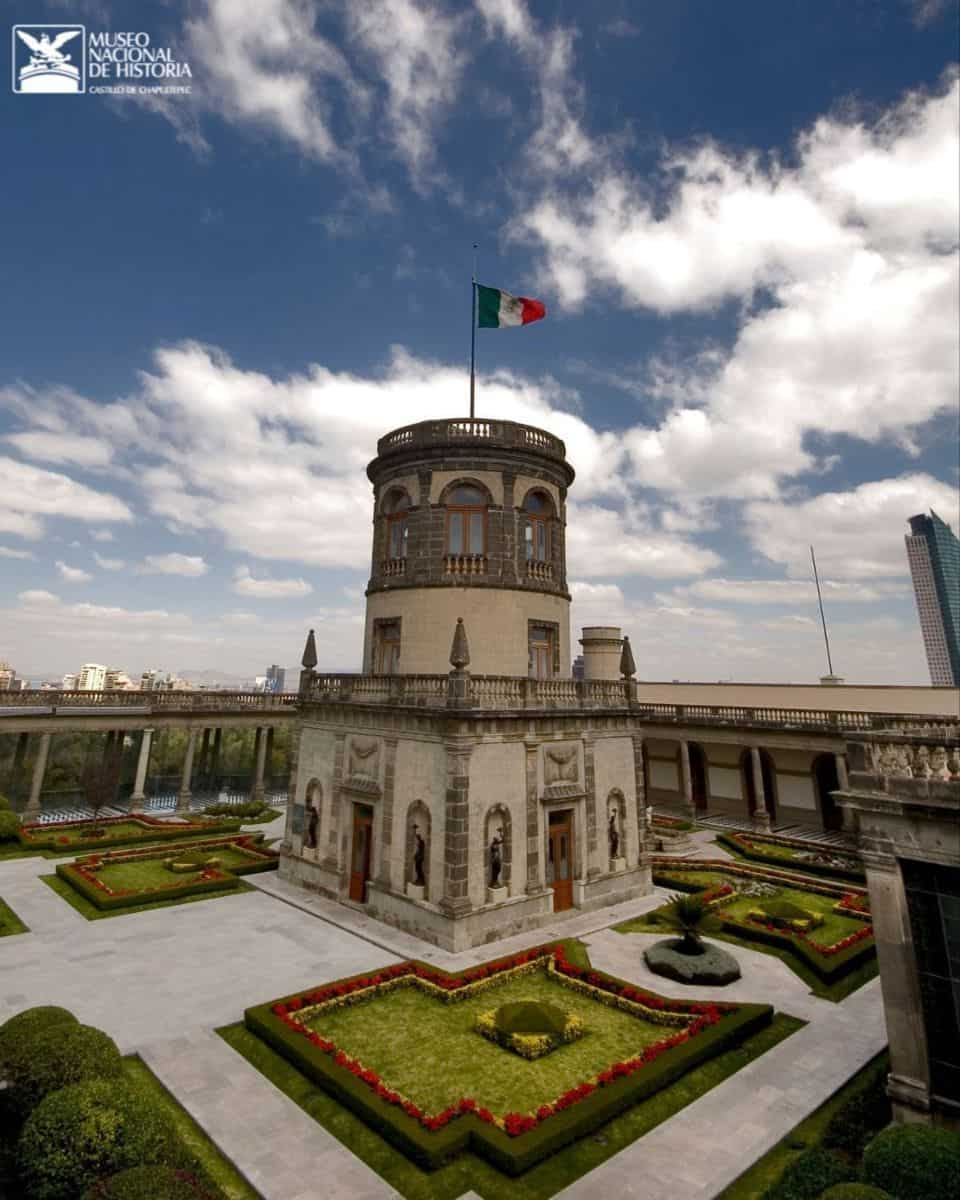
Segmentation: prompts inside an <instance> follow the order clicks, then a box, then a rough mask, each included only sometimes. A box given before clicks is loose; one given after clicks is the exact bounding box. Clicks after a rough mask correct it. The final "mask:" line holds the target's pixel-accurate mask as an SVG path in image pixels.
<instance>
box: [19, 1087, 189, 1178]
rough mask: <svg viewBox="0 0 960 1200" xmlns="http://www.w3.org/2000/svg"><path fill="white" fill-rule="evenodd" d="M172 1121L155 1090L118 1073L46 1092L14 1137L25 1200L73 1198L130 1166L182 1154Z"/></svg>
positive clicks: (172, 1160)
mask: <svg viewBox="0 0 960 1200" xmlns="http://www.w3.org/2000/svg"><path fill="white" fill-rule="evenodd" d="M182 1154H183V1152H182V1150H181V1149H180V1147H179V1146H178V1144H177V1139H176V1133H175V1131H174V1128H173V1125H172V1123H171V1121H170V1119H169V1117H168V1116H167V1114H166V1112H165V1111H164V1110H163V1108H162V1107H161V1106H160V1105H159V1104H158V1103H157V1101H156V1100H154V1099H153V1097H151V1096H149V1095H147V1094H145V1093H144V1092H142V1091H140V1090H139V1089H137V1088H135V1087H132V1086H131V1085H130V1084H128V1083H126V1082H124V1081H122V1080H103V1079H92V1080H88V1081H87V1082H86V1083H77V1084H74V1085H73V1086H71V1087H65V1088H61V1089H60V1091H58V1092H53V1093H52V1094H51V1095H49V1096H47V1098H46V1099H45V1100H43V1101H42V1102H41V1103H40V1104H38V1105H37V1107H36V1108H35V1109H34V1110H33V1112H32V1113H31V1114H30V1116H29V1117H28V1119H27V1123H26V1124H25V1125H24V1127H23V1130H22V1132H21V1134H20V1140H19V1141H18V1143H17V1168H18V1171H19V1174H20V1179H21V1182H22V1184H23V1190H24V1194H25V1195H26V1197H27V1200H76V1197H77V1196H79V1195H82V1194H83V1192H84V1190H85V1189H87V1188H89V1187H90V1186H91V1185H92V1184H93V1183H95V1182H96V1181H97V1180H98V1179H100V1178H102V1177H104V1176H110V1175H113V1174H115V1173H116V1172H117V1171H122V1170H124V1169H125V1168H127V1167H135V1166H143V1165H147V1164H151V1163H163V1164H166V1165H168V1166H177V1165H178V1164H179V1161H180V1158H181V1157H182Z"/></svg>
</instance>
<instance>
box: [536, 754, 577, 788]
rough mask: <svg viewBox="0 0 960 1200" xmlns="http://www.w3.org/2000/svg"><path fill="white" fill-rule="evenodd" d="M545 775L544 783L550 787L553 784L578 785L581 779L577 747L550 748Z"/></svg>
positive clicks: (544, 766) (544, 768) (544, 770)
mask: <svg viewBox="0 0 960 1200" xmlns="http://www.w3.org/2000/svg"><path fill="white" fill-rule="evenodd" d="M543 773H544V782H545V783H546V784H548V785H549V784H551V783H576V782H577V780H578V778H579V770H578V765H577V747H576V745H573V746H556V747H554V746H550V747H548V748H547V752H546V762H545V763H544V765H543Z"/></svg>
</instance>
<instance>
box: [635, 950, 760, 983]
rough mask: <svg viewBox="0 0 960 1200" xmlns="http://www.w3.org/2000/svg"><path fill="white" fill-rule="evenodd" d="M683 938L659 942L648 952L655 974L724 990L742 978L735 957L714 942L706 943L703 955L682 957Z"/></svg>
mask: <svg viewBox="0 0 960 1200" xmlns="http://www.w3.org/2000/svg"><path fill="white" fill-rule="evenodd" d="M680 945H681V940H680V939H679V938H671V939H670V940H669V941H666V942H655V943H654V944H653V945H652V946H650V947H648V949H646V950H644V952H643V958H644V962H646V964H647V966H648V967H649V968H650V970H651V971H653V973H654V974H655V975H663V976H664V977H665V978H667V979H673V980H676V982H677V983H703V984H708V985H710V986H711V987H723V986H725V985H726V984H728V983H733V982H734V980H737V979H739V978H740V966H739V964H738V963H737V960H736V959H735V958H734V957H733V955H732V954H728V953H727V951H726V950H721V949H720V947H719V946H715V945H713V944H712V943H709V942H704V943H703V954H681V953H680V951H679V950H678V949H677V947H678V946H680Z"/></svg>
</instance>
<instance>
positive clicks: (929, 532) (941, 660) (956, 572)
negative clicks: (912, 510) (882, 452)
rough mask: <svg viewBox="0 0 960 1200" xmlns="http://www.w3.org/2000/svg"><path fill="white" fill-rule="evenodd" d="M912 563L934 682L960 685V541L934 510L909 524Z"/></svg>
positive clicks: (913, 518)
mask: <svg viewBox="0 0 960 1200" xmlns="http://www.w3.org/2000/svg"><path fill="white" fill-rule="evenodd" d="M906 542H907V558H908V560H909V562H910V574H911V575H912V576H913V590H914V592H915V593H916V597H917V609H918V610H919V613H920V630H921V632H922V633H923V644H924V647H925V649H926V651H927V665H928V666H929V668H930V682H931V683H932V684H934V686H938V685H946V686H948V687H949V686H954V687H956V686H958V685H960V539H958V538H957V536H956V534H955V533H954V532H953V530H952V529H951V528H950V526H949V525H948V524H947V523H946V522H945V521H942V520H941V519H940V517H938V516H937V514H936V513H935V512H934V511H933V509H931V510H930V516H929V517H928V516H926V515H924V514H923V513H921V514H920V516H917V517H911V518H910V532H909V533H908V534H907V537H906Z"/></svg>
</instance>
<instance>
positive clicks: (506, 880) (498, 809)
mask: <svg viewBox="0 0 960 1200" xmlns="http://www.w3.org/2000/svg"><path fill="white" fill-rule="evenodd" d="M501 831H502V832H501ZM495 836H499V837H500V838H502V844H501V846H500V858H501V867H500V883H499V886H500V887H506V888H508V887H509V886H510V880H511V877H512V872H513V822H512V820H511V818H510V809H509V808H507V806H506V805H505V804H495V805H494V806H493V807H492V808H490V809H488V810H487V815H486V817H485V818H484V822H483V877H484V884H485V886H486V887H489V886H490V875H491V873H490V847H491V844H492V842H493V839H494V837H495Z"/></svg>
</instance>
